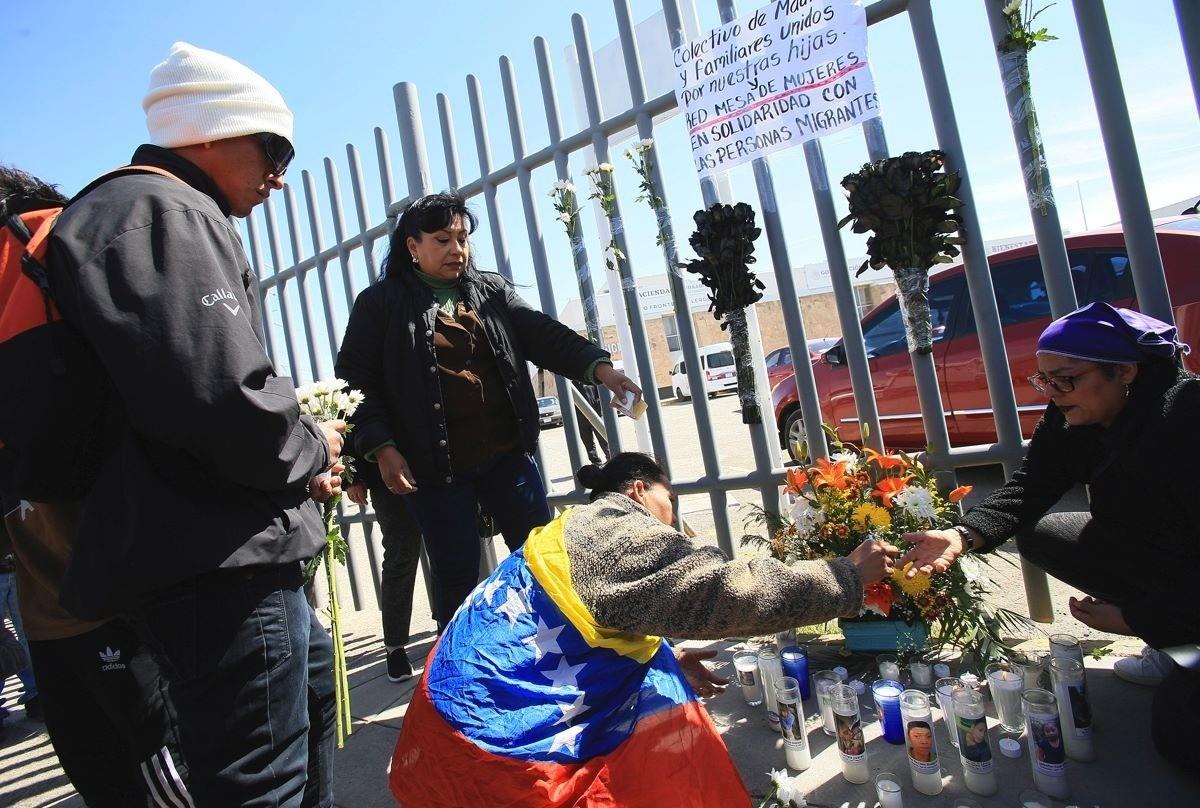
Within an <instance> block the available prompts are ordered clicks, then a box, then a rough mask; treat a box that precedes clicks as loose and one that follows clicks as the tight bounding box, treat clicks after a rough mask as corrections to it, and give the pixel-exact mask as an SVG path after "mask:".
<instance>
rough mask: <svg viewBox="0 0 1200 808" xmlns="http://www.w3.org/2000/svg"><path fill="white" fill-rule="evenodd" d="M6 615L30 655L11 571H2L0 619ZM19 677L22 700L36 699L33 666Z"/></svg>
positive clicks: (25, 669)
mask: <svg viewBox="0 0 1200 808" xmlns="http://www.w3.org/2000/svg"><path fill="white" fill-rule="evenodd" d="M6 615H7V617H8V618H9V619H10V620H12V624H13V629H14V630H15V631H16V632H17V639H18V640H19V641H20V642H21V645H22V647H24V648H25V654H26V656H28V655H29V641H28V639H27V638H26V637H25V625H24V623H22V622H21V607H20V606H19V605H18V604H17V576H16V575H14V574H13V573H11V572H5V573H0V620H3V619H4V618H5V616H6ZM17 678H18V679H20V680H21V690H22V692H21V699H20V700H21V702H22V703H27V702H29V701H30V700H31V699H36V698H37V696H38V686H37V676H36V675H35V674H34V672H33V666H32V665H30V666H28V667H26V668H22V669H21V670H19V671H17ZM35 703H36V702H35ZM39 714H40V713H39ZM30 717H31V718H33V717H36V716H30Z"/></svg>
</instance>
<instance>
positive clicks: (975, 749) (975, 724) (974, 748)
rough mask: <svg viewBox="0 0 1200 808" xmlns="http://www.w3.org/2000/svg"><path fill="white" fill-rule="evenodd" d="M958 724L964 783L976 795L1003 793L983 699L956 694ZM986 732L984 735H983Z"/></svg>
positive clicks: (968, 692) (963, 692) (970, 693)
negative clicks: (993, 758)
mask: <svg viewBox="0 0 1200 808" xmlns="http://www.w3.org/2000/svg"><path fill="white" fill-rule="evenodd" d="M953 699H954V725H955V732H956V734H957V735H958V759H959V762H961V763H962V767H963V783H965V784H966V786H967V789H968V790H970V791H971V792H972V793H974V794H979V795H981V796H984V797H986V796H989V795H991V794H995V793H996V791H997V790H999V784H998V783H997V782H996V771H995V767H994V765H993V763H992V747H991V742H990V740H989V739H988V737H987V719H986V718H985V717H984V712H983V698H982V697H981V696H980V695H979V693H978V692H976V691H974V690H967V689H961V690H957V691H955V693H954V697H953ZM980 733H982V736H980Z"/></svg>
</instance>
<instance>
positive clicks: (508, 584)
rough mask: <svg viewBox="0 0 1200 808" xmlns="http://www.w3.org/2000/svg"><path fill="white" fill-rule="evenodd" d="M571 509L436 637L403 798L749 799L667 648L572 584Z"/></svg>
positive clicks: (723, 802)
mask: <svg viewBox="0 0 1200 808" xmlns="http://www.w3.org/2000/svg"><path fill="white" fill-rule="evenodd" d="M569 515H570V512H569V511H568V512H567V513H564V514H563V515H562V516H560V517H559V518H558V519H556V520H555V521H553V522H551V523H550V524H549V525H547V526H546V527H544V528H541V529H539V530H536V531H534V532H533V533H532V534H530V537H529V540H528V541H527V542H526V543H525V546H524V547H523V548H522V549H521V550H520V551H518V552H517V553H514V554H513V555H511V556H509V557H508V558H507V559H505V561H504V562H503V563H502V564H501V565H500V566H499V567H497V568H496V570H495V571H494V572H493V573H492V574H491V576H489V577H488V579H487V580H486V581H484V582H483V583H482V584H480V585H479V587H477V588H476V590H475V591H474V592H472V593H471V595H470V596H469V597H468V598H467V600H466V601H465V602H464V603H463V605H462V606H461V607H460V608H459V611H458V612H457V614H456V615H455V616H454V618H453V619H452V620H451V621H450V624H449V626H447V628H446V631H445V632H444V633H443V634H442V637H441V639H440V640H439V641H438V644H437V645H436V646H435V647H434V649H433V652H432V653H431V654H430V656H429V660H428V663H427V664H426V667H425V673H424V675H423V676H422V677H421V682H420V685H419V686H418V687H417V690H416V692H414V694H413V698H412V702H411V703H410V704H409V707H408V712H407V714H406V715H405V718H404V728H403V730H402V731H401V733H400V739H399V741H398V742H397V744H396V751H395V754H394V755H393V757H392V765H391V774H390V784H391V788H392V793H393V794H394V795H395V797H396V800H397V801H398V802H399V804H400V805H401V806H404V807H405V808H425V807H426V806H437V808H452V807H457V806H463V807H464V808H466V806H476V805H487V806H560V805H561V806H650V805H653V806H661V805H674V806H723V807H724V806H739V807H740V806H745V805H748V804H749V796H748V794H747V793H746V790H745V787H744V786H743V785H742V781H741V778H740V777H739V776H738V773H737V770H736V769H735V768H734V766H733V762H732V761H731V760H730V758H729V754H728V752H727V751H726V749H725V745H724V743H723V742H722V741H721V738H720V736H719V735H718V734H717V730H716V728H715V727H714V726H713V723H712V721H711V719H710V718H709V717H708V713H707V711H705V709H704V707H703V706H702V705H700V704H699V702H698V701H697V700H696V695H695V693H694V692H693V691H692V689H691V688H690V687H689V686H688V684H687V681H686V679H684V677H683V674H682V672H681V671H680V669H679V666H678V665H677V664H676V662H675V656H674V654H673V652H672V651H671V649H670V647H669V646H668V645H667V644H666V643H665V642H663V640H662V639H661V638H660V637H638V636H633V635H630V634H627V633H625V632H619V631H613V630H609V629H604V628H601V627H599V626H597V625H596V623H595V620H594V619H593V618H592V616H591V614H590V612H589V611H588V609H587V607H586V606H585V605H584V604H583V602H582V601H581V600H580V599H579V596H578V595H577V594H576V592H575V590H574V588H573V587H572V585H571V576H570V566H569V564H568V562H567V556H566V551H565V549H564V544H563V527H564V526H565V524H566V520H567V519H568V518H569Z"/></svg>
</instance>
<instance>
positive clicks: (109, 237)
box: [49, 146, 329, 618]
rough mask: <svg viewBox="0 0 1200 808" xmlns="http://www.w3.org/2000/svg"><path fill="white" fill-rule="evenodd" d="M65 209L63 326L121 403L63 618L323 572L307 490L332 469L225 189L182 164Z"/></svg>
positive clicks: (58, 278)
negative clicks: (243, 571)
mask: <svg viewBox="0 0 1200 808" xmlns="http://www.w3.org/2000/svg"><path fill="white" fill-rule="evenodd" d="M132 162H133V164H136V165H152V166H157V167H159V168H163V169H165V170H167V171H169V172H171V173H172V174H174V175H175V176H176V177H178V178H179V179H180V180H182V182H179V181H176V180H173V179H170V178H167V177H162V176H157V175H151V174H139V175H128V176H118V177H116V178H114V179H110V180H108V181H107V182H105V183H104V184H103V185H101V186H99V187H98V188H96V189H95V190H93V191H91V192H90V193H88V194H86V195H85V196H83V197H82V198H81V199H79V200H78V201H77V202H75V203H73V204H72V205H71V206H69V207H68V208H67V209H66V210H65V211H64V212H63V214H62V216H61V217H60V218H59V221H58V222H57V224H56V225H55V227H54V231H53V236H52V240H51V243H50V255H49V263H50V272H51V277H52V283H53V287H54V294H55V297H56V299H57V301H58V304H59V307H60V309H61V311H62V314H63V317H64V318H65V319H66V320H67V321H68V322H70V323H71V324H72V325H74V326H75V327H76V328H77V329H78V330H79V331H80V332H81V333H82V335H83V338H84V339H85V341H86V342H87V343H88V344H89V345H90V346H91V348H92V349H93V350H94V351H95V353H96V356H97V359H98V361H99V362H100V363H101V364H102V365H103V367H104V369H105V371H106V372H107V376H108V380H109V386H108V389H106V390H99V391H97V396H96V406H97V407H99V408H103V411H104V414H105V424H106V426H105V430H104V460H103V464H102V466H101V468H100V471H99V475H98V477H97V479H96V481H95V484H94V485H93V486H92V488H91V490H90V492H89V494H88V496H87V500H86V502H85V504H84V507H83V511H82V515H81V523H80V525H79V530H78V534H77V536H76V541H75V555H74V559H73V561H72V564H71V566H70V568H69V569H68V571H67V577H66V580H65V582H64V584H63V592H62V599H63V603H64V605H65V606H67V608H69V609H70V610H71V611H72V612H74V613H76V614H77V615H79V616H81V617H89V618H94V617H100V616H104V615H107V614H111V613H112V612H114V611H116V610H119V609H122V608H126V607H128V606H130V605H133V604H136V602H137V600H138V597H139V596H140V595H143V594H145V593H148V592H152V591H155V590H157V589H160V588H163V587H166V586H170V585H172V584H176V583H179V582H181V581H184V580H187V579H189V578H193V577H195V576H197V575H199V574H202V573H205V572H208V571H211V570H215V569H218V568H221V567H243V566H249V565H256V564H277V563H284V562H291V561H296V560H299V559H304V558H309V557H311V556H312V555H313V554H314V553H315V552H316V551H317V550H318V549H319V548H320V547H321V546H322V544H323V542H324V529H323V527H322V520H321V515H320V510H319V506H318V505H317V504H316V503H315V502H313V501H312V500H311V499H309V497H308V481H309V479H310V478H311V477H312V476H313V475H315V474H318V473H320V472H321V471H322V470H323V469H325V468H326V467H327V466H328V465H329V451H328V448H327V444H326V442H325V440H324V438H323V437H322V435H321V432H320V430H319V429H318V428H317V426H316V425H315V424H314V423H313V422H312V421H311V420H310V419H309V418H307V417H301V416H300V412H299V406H298V404H297V402H296V396H295V392H294V389H293V383H292V380H291V379H289V378H287V377H284V376H278V375H276V373H275V370H274V368H273V367H272V365H271V361H270V359H269V358H268V357H267V354H266V351H265V349H264V347H263V345H264V336H263V328H262V323H261V318H260V312H259V303H258V287H257V282H256V279H255V277H254V274H253V273H252V272H251V270H250V266H249V263H248V262H247V260H246V256H245V253H244V251H243V249H242V243H241V238H240V236H239V234H238V232H237V231H236V230H235V229H234V228H233V227H232V226H231V224H230V222H229V220H228V218H227V217H228V214H229V210H228V206H227V204H226V202H225V200H224V197H223V196H222V194H221V192H220V191H219V190H218V189H217V187H216V185H215V184H214V183H213V182H212V180H211V179H210V178H209V177H208V175H207V174H205V173H204V172H203V171H202V170H200V169H199V168H198V167H197V166H195V165H194V164H193V163H191V162H189V161H187V160H185V159H183V158H182V157H180V156H178V155H176V154H175V153H173V152H170V151H167V150H165V149H160V148H157V147H154V146H142V147H140V148H139V149H138V150H137V152H136V153H135V154H134V156H133V161H132Z"/></svg>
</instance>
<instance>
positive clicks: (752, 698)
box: [733, 653, 763, 707]
mask: <svg viewBox="0 0 1200 808" xmlns="http://www.w3.org/2000/svg"><path fill="white" fill-rule="evenodd" d="M733 669H734V671H735V672H736V673H737V680H738V684H739V685H741V687H742V697H743V698H745V699H746V703H747V704H749V705H750V706H751V707H757V706H758V705H760V704H762V703H763V697H762V688H761V687H760V684H759V679H758V656H757V655H756V654H752V653H742V654H736V655H735V656H734V657H733Z"/></svg>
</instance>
